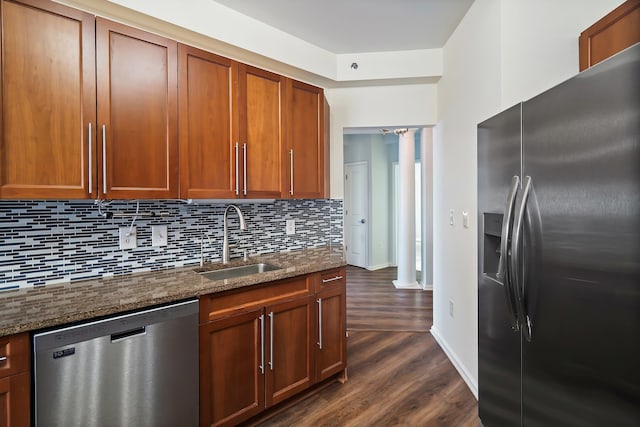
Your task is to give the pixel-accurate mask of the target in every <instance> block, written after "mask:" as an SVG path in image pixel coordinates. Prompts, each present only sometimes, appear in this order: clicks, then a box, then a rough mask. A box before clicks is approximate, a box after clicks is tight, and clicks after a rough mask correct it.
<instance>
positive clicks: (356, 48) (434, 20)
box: [212, 0, 473, 54]
mask: <svg viewBox="0 0 640 427" xmlns="http://www.w3.org/2000/svg"><path fill="white" fill-rule="evenodd" d="M212 1H213V0H212ZM215 1H216V2H217V3H219V4H222V5H224V6H226V7H229V8H230V9H233V10H235V11H237V12H240V13H242V14H244V15H247V16H250V17H252V18H254V19H257V20H258V21H261V22H263V23H265V24H267V25H270V26H272V27H274V28H277V29H279V30H281V31H284V32H285V33H288V34H290V35H292V36H294V37H297V38H299V39H302V40H305V41H307V42H309V43H311V44H313V45H316V46H318V47H320V48H323V49H325V50H328V51H329V52H333V53H336V54H344V53H356V52H388V51H399V50H414V49H434V48H441V47H443V46H444V44H445V43H446V41H447V39H448V38H449V36H450V35H451V33H453V30H455V28H456V27H457V26H458V24H459V23H460V20H461V19H462V17H463V16H464V15H465V13H467V10H468V9H469V7H470V6H471V4H472V3H473V0H268V1H265V0H215Z"/></svg>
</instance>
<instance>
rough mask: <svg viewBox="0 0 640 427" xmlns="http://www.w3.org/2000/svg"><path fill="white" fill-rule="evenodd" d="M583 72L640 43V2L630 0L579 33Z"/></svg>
mask: <svg viewBox="0 0 640 427" xmlns="http://www.w3.org/2000/svg"><path fill="white" fill-rule="evenodd" d="M578 41H579V49H580V71H583V70H585V69H587V68H589V67H591V66H592V65H595V64H597V63H598V62H600V61H604V60H605V59H607V58H608V57H610V56H612V55H615V54H616V53H618V52H620V51H621V50H624V49H626V48H628V47H629V46H632V45H634V44H635V43H638V42H640V1H639V0H627V1H625V2H624V3H622V4H621V5H620V6H618V7H617V8H615V9H614V10H613V11H611V13H609V14H607V15H606V16H605V17H603V18H602V19H600V20H599V21H598V22H596V23H595V24H593V25H592V26H590V27H589V28H587V29H586V30H584V31H583V32H582V33H581V34H580V38H579V39H578Z"/></svg>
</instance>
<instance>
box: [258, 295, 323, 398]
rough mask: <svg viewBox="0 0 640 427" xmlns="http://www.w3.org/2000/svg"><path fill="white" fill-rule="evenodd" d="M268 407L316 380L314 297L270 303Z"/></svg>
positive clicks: (268, 319) (268, 309) (268, 310)
mask: <svg viewBox="0 0 640 427" xmlns="http://www.w3.org/2000/svg"><path fill="white" fill-rule="evenodd" d="M267 316H268V318H267V325H268V327H269V329H268V332H267V336H268V341H267V348H268V350H269V351H268V353H269V354H268V356H267V360H268V366H267V375H266V377H267V383H266V393H267V402H266V403H267V407H269V406H271V405H275V404H276V403H279V402H282V401H283V400H285V399H287V398H289V397H291V396H294V395H296V394H298V393H299V392H301V391H302V390H304V389H306V388H307V387H309V386H310V385H312V384H313V382H314V360H315V358H314V336H315V332H314V331H315V311H314V307H313V297H312V296H311V297H305V298H298V299H295V300H292V301H287V302H283V303H280V304H275V305H272V306H269V307H267Z"/></svg>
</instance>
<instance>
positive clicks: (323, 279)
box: [316, 267, 347, 292]
mask: <svg viewBox="0 0 640 427" xmlns="http://www.w3.org/2000/svg"><path fill="white" fill-rule="evenodd" d="M346 273H347V271H346V269H345V268H344V267H341V268H334V269H333V270H326V271H323V272H321V273H320V278H319V280H318V281H317V282H316V292H320V291H321V290H323V289H326V288H327V287H333V286H337V285H345V284H346V283H347V274H346Z"/></svg>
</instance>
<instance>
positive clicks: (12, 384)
mask: <svg viewBox="0 0 640 427" xmlns="http://www.w3.org/2000/svg"><path fill="white" fill-rule="evenodd" d="M30 385H31V381H30V379H29V373H28V372H24V373H22V374H18V375H12V376H10V377H6V378H0V426H6V427H28V426H29V425H30V423H31V420H30V417H31V415H30V410H31V407H30V392H29V387H30Z"/></svg>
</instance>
